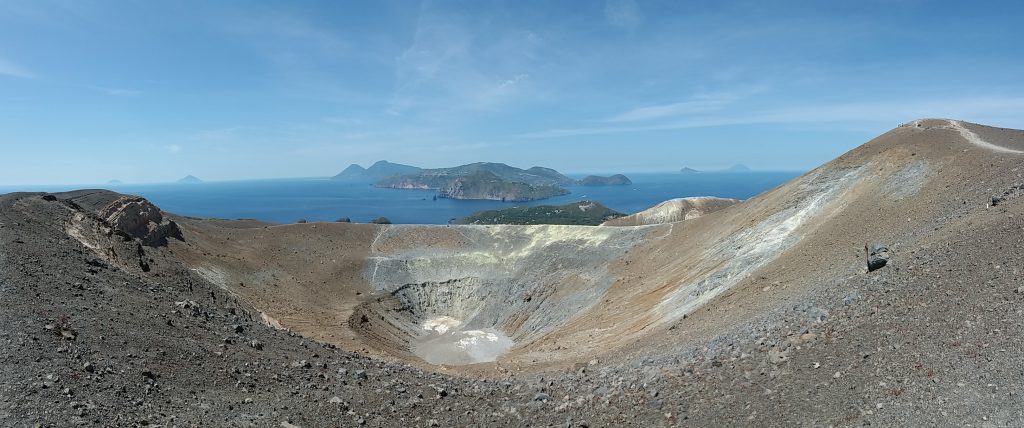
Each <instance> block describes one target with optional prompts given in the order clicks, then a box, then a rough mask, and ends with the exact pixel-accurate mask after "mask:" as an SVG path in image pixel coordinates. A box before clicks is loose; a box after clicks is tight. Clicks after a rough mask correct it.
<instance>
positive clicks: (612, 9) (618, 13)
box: [604, 0, 643, 30]
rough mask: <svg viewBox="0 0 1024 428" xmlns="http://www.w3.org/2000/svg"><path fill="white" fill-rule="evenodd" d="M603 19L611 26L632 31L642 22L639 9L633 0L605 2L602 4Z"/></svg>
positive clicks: (610, 0)
mask: <svg viewBox="0 0 1024 428" xmlns="http://www.w3.org/2000/svg"><path fill="white" fill-rule="evenodd" d="M604 18H605V20H607V21H608V24H611V25H612V26H615V27H619V28H625V29H628V30H632V29H634V28H636V27H637V26H639V25H640V23H641V22H643V16H642V15H641V14H640V9H639V8H637V6H636V1H634V0H607V1H605V3H604Z"/></svg>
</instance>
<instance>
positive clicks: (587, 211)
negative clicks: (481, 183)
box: [449, 201, 625, 226]
mask: <svg viewBox="0 0 1024 428" xmlns="http://www.w3.org/2000/svg"><path fill="white" fill-rule="evenodd" d="M623 216H625V214H623V213H620V212H618V211H615V210H613V209H611V208H608V207H606V206H604V205H601V204H600V203H598V202H594V201H579V202H573V203H569V204H565V205H538V206H534V207H513V208H505V209H500V210H489V211H478V212H475V213H473V214H470V215H468V216H466V217H462V218H458V219H454V220H452V221H450V222H449V223H451V224H572V225H582V226H597V225H600V224H601V223H604V222H606V221H609V220H613V219H616V218H620V217H623Z"/></svg>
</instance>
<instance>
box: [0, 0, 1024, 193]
mask: <svg viewBox="0 0 1024 428" xmlns="http://www.w3.org/2000/svg"><path fill="white" fill-rule="evenodd" d="M1022 18H1024V2H1019V1H1006V2H999V1H986V2H964V1H923V0H921V1H915V0H902V1H897V0H888V1H882V0H859V1H855V2H847V1H842V2H831V1H772V2H764V1H736V2H725V1H688V0H651V1H644V0H636V1H630V0H608V1H583V0H581V1H522V0H510V1H484V0H474V1H465V2H458V1H452V2H435V1H424V2H414V1H345V2H338V1H324V2H291V1H266V2H241V1H215V2H209V1H163V2H158V1H88V0H69V1H47V0H38V1H37V0H33V1H20V0H10V1H9V0H0V156H2V158H3V159H4V162H3V167H2V168H0V184H8V185H10V184H28V183H33V184H48V183H61V184H73V183H103V182H106V181H107V180H110V179H115V178H116V179H120V180H122V181H125V182H159V181H168V180H174V179H177V178H180V177H182V176H184V175H186V174H193V175H196V176H199V177H202V178H204V179H207V180H229V179H247V178H269V177H296V176H302V177H307V176H326V175H333V174H335V173H337V172H338V171H340V170H341V169H343V168H344V167H345V166H347V165H348V164H350V163H361V164H363V165H364V166H365V165H368V164H369V163H372V162H373V161H375V160H378V159H388V160H390V161H393V162H402V163H409V164H414V165H419V166H424V167H440V166H451V165H456V164H462V163H468V162H474V161H481V160H485V161H494V162H505V163H509V164H511V165H515V166H521V167H529V166H532V165H543V166H549V167H553V168H556V169H559V170H562V171H565V172H640V171H669V170H678V169H679V168H681V167H683V166H690V167H694V168H698V169H716V168H724V167H727V166H729V165H731V164H734V163H744V164H747V165H749V166H751V167H753V168H755V169H788V170H793V169H809V168H812V167H814V166H816V165H818V164H820V163H822V162H824V161H827V160H829V159H831V158H833V157H835V156H838V155H839V154H841V153H842V152H845V151H846V150H849V149H850V148H853V147H855V146H857V145H859V144H861V143H863V142H865V141H867V140H868V139H870V138H872V137H873V136H875V135H877V134H879V133H881V132H884V131H886V130H888V129H890V128H892V127H895V126H897V125H898V124H900V123H901V122H905V121H908V120H911V119H915V118H919V117H952V118H957V119H964V120H968V121H974V122H982V123H987V124H993V125H999V126H1005V127H1016V128H1024V80H1022V79H1021V77H1020V76H1024V56H1022V55H1020V52H1021V46H1024V30H1022V29H1021V28H1022V27H1021V22H1022V21H1021V19H1022Z"/></svg>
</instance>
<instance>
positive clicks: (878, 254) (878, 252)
mask: <svg viewBox="0 0 1024 428" xmlns="http://www.w3.org/2000/svg"><path fill="white" fill-rule="evenodd" d="M864 252H865V253H866V254H867V262H868V272H872V271H875V270H878V269H881V268H882V267H884V266H885V265H886V263H889V248H887V247H886V246H885V245H882V244H872V245H865V246H864Z"/></svg>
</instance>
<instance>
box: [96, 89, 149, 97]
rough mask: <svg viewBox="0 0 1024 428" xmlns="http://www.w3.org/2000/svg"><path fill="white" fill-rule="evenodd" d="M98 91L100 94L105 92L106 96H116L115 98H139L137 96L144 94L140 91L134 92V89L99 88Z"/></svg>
mask: <svg viewBox="0 0 1024 428" xmlns="http://www.w3.org/2000/svg"><path fill="white" fill-rule="evenodd" d="M96 90H98V91H100V92H103V93H104V94H107V95H110V96H114V97H137V96H139V95H141V94H142V92H140V91H136V90H133V89H123V88H104V87H97V88H96Z"/></svg>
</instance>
